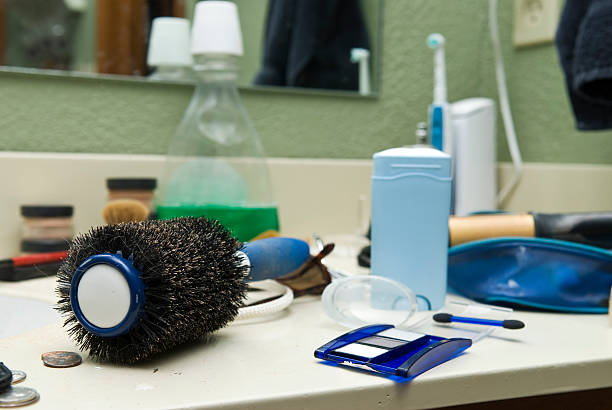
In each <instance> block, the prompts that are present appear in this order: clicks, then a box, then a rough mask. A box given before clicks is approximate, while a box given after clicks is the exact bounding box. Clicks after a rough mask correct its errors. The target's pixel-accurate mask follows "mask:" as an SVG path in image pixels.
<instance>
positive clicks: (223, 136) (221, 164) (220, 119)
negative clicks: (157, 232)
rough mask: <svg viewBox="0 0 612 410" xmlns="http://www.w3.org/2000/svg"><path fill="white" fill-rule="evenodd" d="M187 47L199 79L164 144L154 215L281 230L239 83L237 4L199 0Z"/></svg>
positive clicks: (245, 236) (246, 229)
mask: <svg viewBox="0 0 612 410" xmlns="http://www.w3.org/2000/svg"><path fill="white" fill-rule="evenodd" d="M191 47H192V53H193V57H194V71H195V75H196V77H197V80H198V83H197V86H196V89H195V93H194V95H193V98H192V100H191V103H190V104H189V107H188V108H187V111H186V112H185V115H184V116H183V119H182V121H181V123H180V125H179V127H178V129H177V132H176V135H175V137H174V140H173V141H172V144H171V146H170V149H169V151H168V157H167V164H166V172H165V179H166V180H165V184H166V186H165V193H163V194H162V197H161V200H160V203H159V206H158V208H157V212H158V217H159V218H162V219H165V218H173V217H178V216H206V217H207V218H211V219H217V220H219V222H221V223H222V224H223V225H225V226H226V227H228V228H229V229H230V230H231V231H232V232H233V233H234V235H236V236H237V237H238V239H240V240H242V241H246V240H249V239H251V238H253V237H254V236H256V235H258V234H259V233H261V232H263V231H266V230H269V229H275V230H278V212H277V207H276V203H275V202H274V200H273V196H272V189H271V184H270V176H269V174H268V168H267V165H266V163H265V157H264V153H263V150H262V147H261V143H260V141H259V137H258V136H257V133H256V132H255V129H254V127H253V124H252V123H251V120H250V119H249V117H248V114H247V112H246V110H245V108H244V106H243V105H242V102H241V101H240V96H239V94H238V91H237V89H236V80H237V78H238V68H239V67H238V62H239V56H241V55H242V37H241V33H240V25H239V21H238V11H237V8H236V5H235V4H234V3H230V2H225V1H202V2H199V3H197V4H196V9H195V15H194V23H193V29H192V45H191Z"/></svg>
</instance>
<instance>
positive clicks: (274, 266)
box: [241, 238, 310, 281]
mask: <svg viewBox="0 0 612 410" xmlns="http://www.w3.org/2000/svg"><path fill="white" fill-rule="evenodd" d="M241 251H242V252H244V253H245V254H246V256H247V257H248V258H249V262H250V263H251V273H250V274H249V278H248V280H249V281H258V280H264V279H274V278H277V277H279V276H282V275H285V274H287V273H290V272H293V271H294V270H296V269H297V268H299V267H300V266H301V265H303V264H304V262H306V261H307V260H308V258H310V247H309V246H308V244H307V243H306V242H305V241H303V240H301V239H295V238H266V239H260V240H258V241H255V242H249V243H246V244H245V245H244V246H243V247H242V249H241Z"/></svg>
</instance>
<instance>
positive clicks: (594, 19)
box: [555, 0, 612, 130]
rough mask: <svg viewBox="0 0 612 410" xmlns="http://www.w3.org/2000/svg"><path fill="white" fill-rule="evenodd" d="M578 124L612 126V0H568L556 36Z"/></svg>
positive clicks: (589, 127)
mask: <svg viewBox="0 0 612 410" xmlns="http://www.w3.org/2000/svg"><path fill="white" fill-rule="evenodd" d="M555 42H556V44H557V48H558V51H559V59H560V62H561V67H562V68H563V71H564V72H565V78H566V86H567V90H568V93H569V97H570V101H571V103H572V108H573V110H574V116H575V117H576V128H578V129H579V130H604V129H611V128H612V1H611V0H567V1H566V3H565V8H564V10H563V14H562V16H561V21H560V22H559V27H558V29H557V35H556V40H555Z"/></svg>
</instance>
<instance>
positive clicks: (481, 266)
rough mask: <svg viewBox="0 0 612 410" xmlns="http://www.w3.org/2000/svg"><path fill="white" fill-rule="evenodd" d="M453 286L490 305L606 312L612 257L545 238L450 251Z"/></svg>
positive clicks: (501, 241)
mask: <svg viewBox="0 0 612 410" xmlns="http://www.w3.org/2000/svg"><path fill="white" fill-rule="evenodd" d="M448 284H449V286H450V287H451V288H453V289H454V290H455V291H457V292H458V293H460V294H462V295H464V296H466V297H468V298H471V299H474V300H477V301H479V302H483V303H489V304H503V305H512V306H514V307H526V308H535V309H545V310H553V311H561V312H574V313H606V312H607V311H608V298H609V297H610V288H611V287H612V252H609V251H606V250H604V249H601V248H596V247H593V246H588V245H581V244H578V243H573V242H566V241H560V240H555V239H545V238H495V239H486V240H481V241H475V242H470V243H466V244H462V245H458V246H454V247H452V248H450V249H449V253H448Z"/></svg>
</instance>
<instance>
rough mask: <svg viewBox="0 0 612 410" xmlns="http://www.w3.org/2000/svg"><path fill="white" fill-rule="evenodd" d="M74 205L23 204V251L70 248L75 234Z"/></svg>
mask: <svg viewBox="0 0 612 410" xmlns="http://www.w3.org/2000/svg"><path fill="white" fill-rule="evenodd" d="M73 211H74V209H73V207H72V205H22V206H21V216H22V217H23V226H22V233H21V252H22V253H41V252H58V251H64V250H68V248H69V247H70V240H71V239H72V236H73V235H74V226H73V222H72V214H73Z"/></svg>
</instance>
